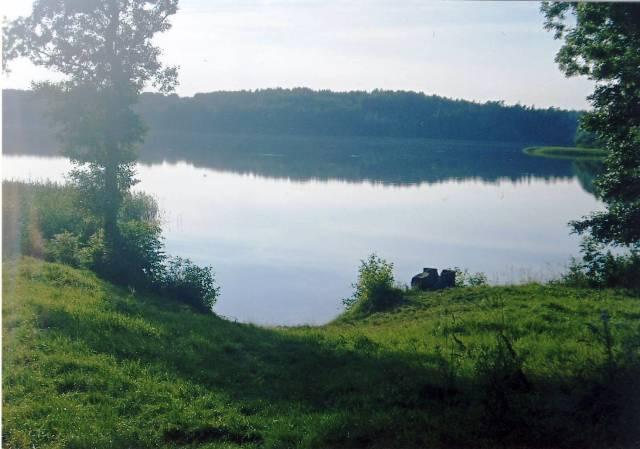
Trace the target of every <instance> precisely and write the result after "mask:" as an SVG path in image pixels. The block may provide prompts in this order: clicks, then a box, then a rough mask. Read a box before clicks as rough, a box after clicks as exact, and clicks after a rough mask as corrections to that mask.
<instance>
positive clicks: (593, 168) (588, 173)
mask: <svg viewBox="0 0 640 449" xmlns="http://www.w3.org/2000/svg"><path fill="white" fill-rule="evenodd" d="M603 169H604V165H603V163H602V162H601V161H598V160H582V161H575V162H573V171H574V172H575V174H576V178H578V181H579V182H580V186H582V188H583V189H584V190H585V191H587V192H589V193H591V194H593V195H595V193H596V192H595V186H594V185H593V181H594V180H595V178H596V177H597V176H599V175H600V174H601V173H602V171H603Z"/></svg>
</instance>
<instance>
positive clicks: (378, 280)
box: [342, 253, 402, 313]
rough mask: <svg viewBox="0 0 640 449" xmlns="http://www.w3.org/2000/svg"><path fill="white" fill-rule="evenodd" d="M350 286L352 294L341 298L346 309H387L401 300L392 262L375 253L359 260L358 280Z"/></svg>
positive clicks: (372, 310) (365, 311)
mask: <svg viewBox="0 0 640 449" xmlns="http://www.w3.org/2000/svg"><path fill="white" fill-rule="evenodd" d="M352 287H353V288H354V292H353V295H352V296H351V297H349V298H345V299H343V300H342V303H343V304H344V305H345V307H346V308H347V310H351V311H355V312H359V313H372V312H377V311H380V310H385V309H388V308H390V307H393V306H395V305H397V304H398V303H400V302H401V301H402V291H401V290H400V289H398V288H396V287H395V280H394V277H393V263H390V262H387V261H386V260H384V259H382V258H380V257H378V256H377V255H376V254H375V253H374V254H371V255H370V256H369V257H368V258H367V259H365V260H361V261H360V268H358V280H357V281H356V282H355V283H354V284H352Z"/></svg>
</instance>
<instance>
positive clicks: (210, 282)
mask: <svg viewBox="0 0 640 449" xmlns="http://www.w3.org/2000/svg"><path fill="white" fill-rule="evenodd" d="M162 285H163V288H164V290H165V292H167V293H168V294H169V295H170V296H171V297H173V298H175V299H177V300H179V301H181V302H184V303H186V304H189V305H191V306H192V307H193V308H194V309H196V310H198V311H200V312H204V313H210V312H211V311H212V308H213V306H214V305H215V303H216V300H217V299H218V296H219V295H220V287H218V286H217V285H216V279H215V275H214V273H213V268H212V267H199V266H198V265H196V264H194V263H193V262H192V261H190V260H189V259H183V258H182V257H171V258H169V260H168V261H167V264H166V268H165V270H164V272H163V278H162Z"/></svg>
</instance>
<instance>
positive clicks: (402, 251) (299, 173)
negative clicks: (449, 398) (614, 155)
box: [2, 135, 602, 325]
mask: <svg viewBox="0 0 640 449" xmlns="http://www.w3.org/2000/svg"><path fill="white" fill-rule="evenodd" d="M523 146H524V144H488V143H476V142H451V141H430V140H421V139H367V138H342V139H341V138H322V139H320V138H303V137H273V136H271V137H270V136H262V137H260V136H250V137H234V136H224V135H220V136H174V135H172V136H162V135H154V136H150V138H149V139H148V140H147V143H146V144H145V147H144V148H143V149H142V151H141V155H140V160H141V163H140V164H138V178H139V179H140V183H139V184H138V185H137V186H136V187H135V189H137V190H143V191H146V192H148V193H150V194H152V195H153V196H154V197H155V198H156V199H157V200H158V202H159V205H160V207H161V209H162V211H163V223H164V224H163V227H164V237H165V243H166V247H167V252H168V253H170V254H172V255H179V256H183V257H189V258H191V259H192V260H194V261H195V262H196V263H198V264H206V265H212V266H213V267H214V269H215V272H216V277H217V280H218V282H219V284H220V285H221V287H222V295H221V297H220V299H219V301H218V303H217V305H216V307H215V310H216V312H217V313H219V314H221V315H224V316H226V317H230V318H234V319H237V320H240V321H247V322H254V323H259V324H268V325H290V324H319V323H325V322H327V321H329V320H331V319H332V318H334V317H335V316H337V315H338V314H339V313H340V312H341V310H342V303H341V299H342V298H344V297H347V296H349V295H350V294H351V291H352V289H351V286H350V284H351V283H352V282H354V281H355V278H356V274H357V268H358V265H359V260H360V259H363V258H365V257H366V256H367V255H368V254H370V253H371V252H376V253H377V254H378V255H379V256H381V257H383V258H385V259H387V260H388V261H391V262H393V263H394V264H395V276H396V279H397V281H398V282H400V283H404V284H407V283H409V282H410V279H411V276H412V275H414V274H416V273H418V272H420V271H422V268H423V267H437V268H440V269H441V268H446V267H454V266H458V267H462V268H467V269H469V270H470V271H482V272H485V273H486V274H487V276H488V277H489V280H490V281H491V282H492V283H507V282H525V281H527V280H541V281H542V280H547V279H550V278H553V277H557V276H558V274H559V273H561V272H562V271H563V270H564V269H565V267H566V265H567V264H568V262H569V259H570V257H571V256H572V255H577V254H578V243H579V240H578V238H577V237H576V236H573V235H570V234H569V232H570V230H569V227H568V226H567V222H568V221H570V220H572V219H576V218H579V217H580V216H582V215H584V214H587V213H588V212H590V211H592V210H596V209H600V208H601V207H602V206H601V204H600V203H599V202H598V201H597V200H596V199H595V198H594V196H593V194H592V193H590V192H591V191H592V186H591V181H592V178H593V174H594V171H595V170H597V167H594V165H593V164H590V163H586V162H571V161H563V160H550V159H542V158H535V157H530V156H526V155H523V154H522V153H521V149H522V147H523ZM4 148H5V152H6V151H9V153H5V154H3V164H2V165H3V173H2V176H3V179H19V180H43V179H50V180H56V181H62V180H63V179H64V177H63V176H64V173H65V172H67V171H68V170H69V168H70V167H71V164H70V162H69V161H68V160H67V159H65V158H62V157H55V156H51V154H52V152H51V151H40V150H41V147H37V148H36V147H33V148H26V147H25V146H24V145H23V146H20V147H19V148H18V147H13V148H12V147H11V146H10V145H9V146H8V145H6V143H5V145H4ZM12 149H14V150H17V151H13V152H12V151H11V150H12ZM11 153H17V154H11Z"/></svg>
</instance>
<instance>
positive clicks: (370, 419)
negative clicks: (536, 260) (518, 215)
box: [2, 258, 640, 449]
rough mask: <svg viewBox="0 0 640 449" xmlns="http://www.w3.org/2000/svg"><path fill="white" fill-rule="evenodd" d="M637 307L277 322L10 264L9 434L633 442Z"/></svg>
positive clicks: (475, 308) (433, 302)
mask: <svg viewBox="0 0 640 449" xmlns="http://www.w3.org/2000/svg"><path fill="white" fill-rule="evenodd" d="M639 318H640V301H639V300H638V298H637V297H635V296H633V295H631V294H629V293H627V292H623V291H616V290H586V289H574V288H568V287H563V286H560V285H538V284H530V285H524V286H517V287H473V288H456V289H450V290H445V291H439V292H432V293H416V292H406V293H405V295H404V300H403V304H402V305H400V306H399V307H397V308H395V309H393V310H390V311H386V312H384V313H376V314H372V315H368V316H349V315H345V316H342V317H339V318H338V319H336V320H335V321H333V322H331V323H329V324H327V325H324V326H317V327H306V326H305V327H289V328H279V327H275V328H265V327H258V326H255V325H250V324H242V323H234V322H230V321H227V320H224V319H221V318H219V317H217V316H215V315H203V314H200V313H195V312H194V311H192V310H191V309H190V308H189V307H188V306H186V305H184V304H180V303H178V302H174V301H171V300H168V299H165V298H161V297H157V296H149V295H145V294H141V293H138V292H135V291H133V290H127V289H122V288H117V287H114V286H112V285H110V284H108V283H106V282H104V281H102V280H100V279H98V278H97V277H96V276H95V275H94V274H92V273H91V272H88V271H82V270H76V269H72V268H70V267H67V266H64V265H59V264H52V263H46V262H42V261H40V260H37V259H32V258H20V259H15V260H11V261H9V260H5V261H4V263H3V367H4V370H3V417H2V420H3V440H4V443H3V446H4V447H8V448H16V449H17V448H34V447H35V448H157V447H164V448H174V447H199V448H235V447H246V448H329V447H331V448H334V447H343V448H344V447H374V448H383V447H385V448H386V447H396V448H398V447H407V448H408V447H456V448H459V447H498V446H500V447H521V448H524V447H546V448H551V447H576V448H577V447H634V444H636V443H637V442H638V437H639V435H638V429H637V426H634V425H633V423H634V422H635V423H637V418H638V416H640V414H637V413H638V412H639V404H640V401H639V400H638V399H639V396H640V395H639V394H638V387H637V385H636V384H637V382H635V380H636V379H637V376H638V374H640V370H639V369H638V363H637V359H638V347H639V344H638V343H639V342H640V326H639V325H638V322H639Z"/></svg>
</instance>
